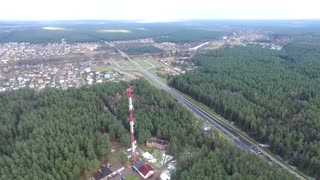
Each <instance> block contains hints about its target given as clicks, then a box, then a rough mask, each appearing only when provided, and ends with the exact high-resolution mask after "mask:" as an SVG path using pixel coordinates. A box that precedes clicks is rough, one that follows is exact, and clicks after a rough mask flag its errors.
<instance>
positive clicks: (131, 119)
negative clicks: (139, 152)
mask: <svg viewBox="0 0 320 180" xmlns="http://www.w3.org/2000/svg"><path fill="white" fill-rule="evenodd" d="M127 93H128V101H129V123H130V134H131V161H132V162H133V163H135V162H136V147H137V146H136V140H135V138H134V116H133V105H132V93H133V90H132V86H130V85H129V87H128V89H127Z"/></svg>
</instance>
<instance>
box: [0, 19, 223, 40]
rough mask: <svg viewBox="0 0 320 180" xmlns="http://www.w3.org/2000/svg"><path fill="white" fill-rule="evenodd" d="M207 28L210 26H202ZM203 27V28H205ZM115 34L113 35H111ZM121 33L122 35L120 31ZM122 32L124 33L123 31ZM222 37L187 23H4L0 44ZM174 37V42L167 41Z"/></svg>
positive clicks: (219, 33)
mask: <svg viewBox="0 0 320 180" xmlns="http://www.w3.org/2000/svg"><path fill="white" fill-rule="evenodd" d="M202 26H204V27H207V26H206V25H202ZM202 26H201V27H202ZM44 27H58V28H61V29H58V30H46V29H43V28H44ZM108 30H111V31H108ZM118 30H120V31H118ZM121 30H122V31H121ZM220 35H221V32H219V31H213V30H203V29H194V28H192V27H189V26H187V25H185V24H184V23H147V24H140V23H133V22H112V21H111V22H110V21H103V22H94V21H82V22H81V23H79V22H73V21H70V22H51V23H49V24H47V23H39V24H37V23H30V24H28V23H27V24H14V23H13V24H10V25H3V24H1V22H0V43H7V42H29V43H60V42H61V38H64V39H65V40H66V41H67V42H68V43H78V42H97V41H119V40H133V39H143V38H154V39H155V40H156V41H157V42H164V41H170V42H176V43H186V42H192V41H201V40H205V39H214V38H217V37H219V36H220ZM167 36H170V38H169V39H168V38H164V37H167Z"/></svg>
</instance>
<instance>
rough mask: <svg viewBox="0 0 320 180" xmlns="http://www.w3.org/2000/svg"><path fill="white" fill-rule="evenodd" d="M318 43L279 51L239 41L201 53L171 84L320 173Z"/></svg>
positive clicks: (293, 45)
mask: <svg viewBox="0 0 320 180" xmlns="http://www.w3.org/2000/svg"><path fill="white" fill-rule="evenodd" d="M319 49H320V44H319V43H317V44H316V43H314V42H310V41H308V39H305V40H304V41H303V42H301V41H300V42H298V41H295V42H293V43H290V44H288V45H287V46H285V47H284V48H283V49H282V50H281V51H274V50H269V49H262V48H249V47H236V48H229V49H220V50H216V51H210V52H206V53H202V54H198V55H196V56H194V57H193V62H194V63H195V64H196V65H198V66H199V68H198V69H196V70H195V71H194V72H188V73H186V74H184V75H180V76H176V77H174V78H173V79H172V80H171V82H170V85H171V86H173V87H175V88H177V89H179V90H180V91H182V92H184V93H186V94H188V95H190V96H192V97H193V98H195V99H196V100H198V101H200V102H203V103H204V104H206V105H207V106H209V107H210V108H213V109H214V110H215V111H216V112H217V113H218V114H220V115H222V116H223V117H224V118H226V119H228V120H230V121H232V122H234V123H235V125H236V126H238V127H239V128H240V129H242V130H244V131H246V132H247V133H248V134H249V135H250V136H251V137H254V138H255V139H256V140H258V141H259V142H261V143H265V144H268V145H270V146H271V150H272V151H273V152H274V153H276V154H278V155H280V156H281V157H282V158H283V159H284V160H286V161H288V162H289V164H291V165H294V166H297V167H298V169H300V170H302V171H303V172H305V173H307V174H308V175H311V176H313V177H316V178H319V177H320V174H319V172H320V171H319V169H320V151H319V149H320V134H319V129H320V121H319V119H318V117H319V114H320V111H319V108H320V101H319V96H320V94H319V89H320V86H319V82H318V81H319V79H320V69H319V67H320V63H319V61H318V59H319V58H320V51H319Z"/></svg>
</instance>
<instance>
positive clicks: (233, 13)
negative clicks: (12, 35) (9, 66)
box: [0, 0, 320, 21]
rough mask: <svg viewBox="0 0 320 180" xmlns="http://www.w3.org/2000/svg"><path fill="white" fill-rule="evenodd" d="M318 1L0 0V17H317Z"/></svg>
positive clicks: (12, 18) (27, 18) (74, 18)
mask: <svg viewBox="0 0 320 180" xmlns="http://www.w3.org/2000/svg"><path fill="white" fill-rule="evenodd" d="M319 5H320V3H319V2H318V1H317V0H221V1H217V0H157V1H155V0H3V2H1V10H0V20H78V19H82V20H87V19H97V20H98V19H121V20H137V19H140V20H153V21H161V20H181V19H320V10H319V9H318V7H319Z"/></svg>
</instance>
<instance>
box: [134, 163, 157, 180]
mask: <svg viewBox="0 0 320 180" xmlns="http://www.w3.org/2000/svg"><path fill="white" fill-rule="evenodd" d="M133 168H134V169H135V170H136V171H137V172H138V173H139V174H140V176H141V177H143V179H148V178H149V177H150V176H152V175H153V174H154V169H153V168H152V166H150V164H146V163H144V162H143V161H139V162H137V163H135V164H134V165H133Z"/></svg>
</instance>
